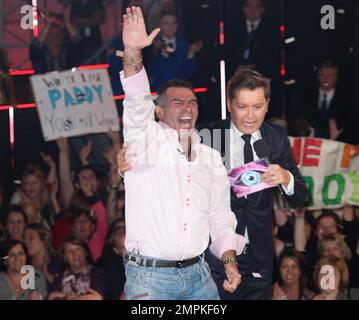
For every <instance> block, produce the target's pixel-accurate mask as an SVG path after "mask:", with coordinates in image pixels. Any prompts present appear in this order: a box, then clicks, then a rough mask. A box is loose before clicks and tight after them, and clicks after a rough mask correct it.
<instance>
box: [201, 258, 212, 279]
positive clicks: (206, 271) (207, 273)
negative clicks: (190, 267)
mask: <svg viewBox="0 0 359 320" xmlns="http://www.w3.org/2000/svg"><path fill="white" fill-rule="evenodd" d="M200 268H201V279H202V282H206V281H208V279H210V278H211V270H210V268H209V266H208V263H207V262H205V261H203V262H202V263H201V265H200Z"/></svg>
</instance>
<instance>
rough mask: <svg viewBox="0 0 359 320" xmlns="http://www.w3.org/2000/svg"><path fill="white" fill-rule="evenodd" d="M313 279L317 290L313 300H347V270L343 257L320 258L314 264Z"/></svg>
mask: <svg viewBox="0 0 359 320" xmlns="http://www.w3.org/2000/svg"><path fill="white" fill-rule="evenodd" d="M313 279H314V286H315V288H316V290H317V295H316V296H315V297H314V298H313V300H348V293H347V288H348V284H349V271H348V267H347V265H346V263H345V261H344V260H343V259H340V258H337V257H334V256H328V257H324V258H321V259H320V260H319V261H318V263H317V264H316V266H315V269H314V275H313Z"/></svg>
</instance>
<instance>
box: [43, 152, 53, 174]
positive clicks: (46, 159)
mask: <svg viewBox="0 0 359 320" xmlns="http://www.w3.org/2000/svg"><path fill="white" fill-rule="evenodd" d="M40 155H41V158H42V160H44V162H45V163H46V164H47V165H48V166H49V168H50V169H51V170H55V169H56V164H55V161H54V159H52V158H51V156H50V155H48V154H46V153H43V152H40Z"/></svg>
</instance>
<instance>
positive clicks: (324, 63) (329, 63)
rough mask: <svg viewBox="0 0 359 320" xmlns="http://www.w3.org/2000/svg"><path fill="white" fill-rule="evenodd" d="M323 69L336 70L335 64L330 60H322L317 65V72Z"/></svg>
mask: <svg viewBox="0 0 359 320" xmlns="http://www.w3.org/2000/svg"><path fill="white" fill-rule="evenodd" d="M324 68H331V69H337V70H338V66H337V64H336V63H335V62H334V61H332V60H324V61H322V62H321V63H320V64H319V66H318V70H320V69H324Z"/></svg>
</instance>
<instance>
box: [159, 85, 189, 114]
mask: <svg viewBox="0 0 359 320" xmlns="http://www.w3.org/2000/svg"><path fill="white" fill-rule="evenodd" d="M170 88H186V89H189V90H191V91H192V92H193V94H194V95H195V92H194V89H193V86H192V84H191V83H190V82H189V81H187V80H181V79H172V80H169V81H167V82H165V83H164V84H163V85H162V86H161V87H160V88H159V89H158V91H157V99H156V104H157V105H159V106H161V107H164V106H165V104H166V93H167V90H168V89H170Z"/></svg>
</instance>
